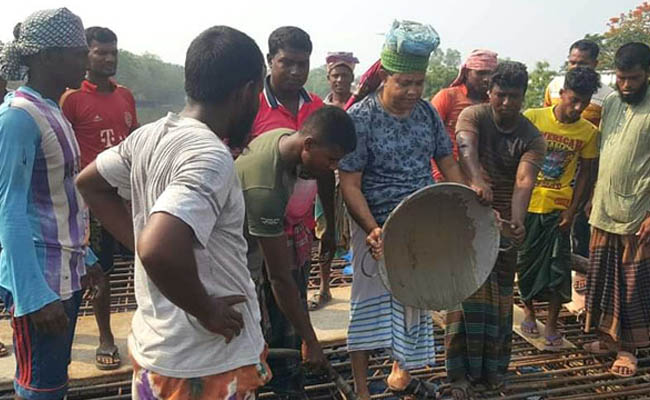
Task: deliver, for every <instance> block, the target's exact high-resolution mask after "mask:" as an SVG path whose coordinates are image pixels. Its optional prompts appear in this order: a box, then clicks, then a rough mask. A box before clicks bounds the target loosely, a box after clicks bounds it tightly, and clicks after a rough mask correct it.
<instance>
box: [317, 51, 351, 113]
mask: <svg viewBox="0 0 650 400" xmlns="http://www.w3.org/2000/svg"><path fill="white" fill-rule="evenodd" d="M357 64H359V60H358V59H357V58H356V57H355V56H354V54H352V53H350V52H346V51H336V52H330V53H328V54H327V58H325V65H326V66H327V81H328V82H329V84H330V89H331V91H330V92H329V94H328V95H327V96H325V99H324V100H323V101H324V102H325V104H330V105H333V106H337V107H340V108H344V106H345V103H347V102H348V100H349V99H350V96H352V91H351V88H352V82H353V81H354V67H356V65H357Z"/></svg>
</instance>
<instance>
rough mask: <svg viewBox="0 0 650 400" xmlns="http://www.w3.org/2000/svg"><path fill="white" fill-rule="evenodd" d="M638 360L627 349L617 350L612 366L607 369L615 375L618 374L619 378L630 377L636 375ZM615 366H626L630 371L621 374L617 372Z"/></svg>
mask: <svg viewBox="0 0 650 400" xmlns="http://www.w3.org/2000/svg"><path fill="white" fill-rule="evenodd" d="M638 362H639V361H638V360H637V358H636V357H635V356H634V354H632V353H628V352H627V351H619V352H618V354H617V355H616V361H614V364H612V368H610V369H609V372H611V373H612V374H613V375H615V376H618V377H619V378H630V377H632V376H634V375H636V369H637V364H638ZM615 368H627V370H628V371H630V373H628V374H623V373H621V372H617V371H616V370H615Z"/></svg>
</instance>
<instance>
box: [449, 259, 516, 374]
mask: <svg viewBox="0 0 650 400" xmlns="http://www.w3.org/2000/svg"><path fill="white" fill-rule="evenodd" d="M515 264H516V251H515V250H510V251H507V252H503V253H500V254H499V257H498V258H497V261H496V264H495V266H494V269H493V270H492V273H490V276H489V277H488V279H487V281H486V282H485V283H484V284H483V286H481V288H480V289H479V290H478V291H476V293H474V294H473V295H472V296H470V297H469V298H468V299H467V300H465V301H464V302H462V303H461V305H460V307H459V308H456V309H454V310H449V311H448V312H447V317H446V318H447V323H446V331H445V349H446V351H447V354H446V361H445V364H446V368H447V376H448V378H449V380H450V381H452V382H453V381H456V380H460V379H464V378H468V379H470V380H471V381H472V382H476V383H479V382H481V383H487V384H490V385H498V384H499V383H500V381H501V380H502V378H503V375H505V373H506V372H507V370H508V364H510V351H511V349H512V304H513V298H512V294H513V285H514V278H515Z"/></svg>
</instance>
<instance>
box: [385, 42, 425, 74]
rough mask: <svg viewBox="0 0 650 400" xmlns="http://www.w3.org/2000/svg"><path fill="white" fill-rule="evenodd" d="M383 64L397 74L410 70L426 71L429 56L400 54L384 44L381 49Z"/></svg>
mask: <svg viewBox="0 0 650 400" xmlns="http://www.w3.org/2000/svg"><path fill="white" fill-rule="evenodd" d="M381 66H382V67H384V69H385V70H387V71H389V72H394V73H397V74H401V73H409V72H425V71H426V70H427V67H428V66H429V56H428V55H426V56H416V55H412V54H400V53H398V52H397V51H395V50H392V49H390V48H388V47H386V46H384V48H383V50H382V51H381Z"/></svg>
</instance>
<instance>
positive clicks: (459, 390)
mask: <svg viewBox="0 0 650 400" xmlns="http://www.w3.org/2000/svg"><path fill="white" fill-rule="evenodd" d="M445 394H448V395H449V396H451V398H452V399H454V400H469V399H473V398H474V393H473V392H472V390H471V384H470V383H469V382H468V381H466V380H463V381H459V382H453V383H451V384H450V386H449V389H448V390H447V391H446V393H445Z"/></svg>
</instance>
